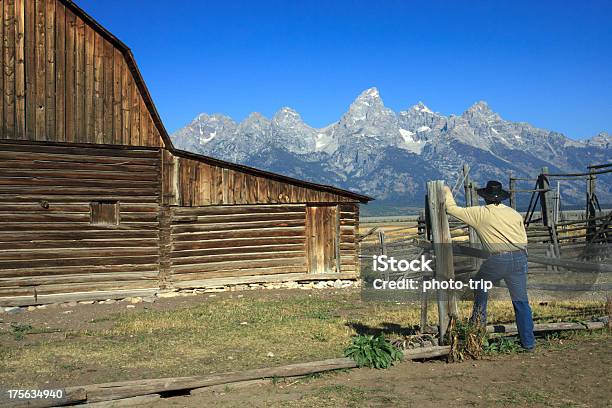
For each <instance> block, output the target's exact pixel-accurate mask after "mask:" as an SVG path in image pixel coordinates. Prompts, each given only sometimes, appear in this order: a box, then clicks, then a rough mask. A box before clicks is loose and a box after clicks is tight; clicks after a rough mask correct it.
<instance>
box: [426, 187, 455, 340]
mask: <svg viewBox="0 0 612 408" xmlns="http://www.w3.org/2000/svg"><path fill="white" fill-rule="evenodd" d="M427 196H428V198H429V200H428V201H429V202H428V208H429V214H430V219H431V236H432V243H433V248H434V253H435V255H436V270H435V273H434V277H435V279H436V280H437V281H438V282H442V281H448V280H450V279H454V278H455V270H454V267H453V250H452V239H451V234H450V228H449V225H448V217H447V216H446V205H445V202H444V181H442V180H436V181H428V182H427ZM437 294H438V326H439V327H438V341H439V342H440V344H444V342H445V341H446V332H447V329H448V325H449V323H450V319H449V317H452V318H456V317H457V314H458V312H457V298H456V295H455V293H454V292H453V291H452V290H448V291H446V290H438V291H437Z"/></svg>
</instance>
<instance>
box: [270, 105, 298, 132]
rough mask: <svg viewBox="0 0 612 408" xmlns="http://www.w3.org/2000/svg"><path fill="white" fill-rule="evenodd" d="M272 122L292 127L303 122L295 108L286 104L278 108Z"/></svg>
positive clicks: (276, 124)
mask: <svg viewBox="0 0 612 408" xmlns="http://www.w3.org/2000/svg"><path fill="white" fill-rule="evenodd" d="M272 123H273V124H274V125H275V126H282V127H292V126H295V125H300V124H303V123H304V122H303V121H302V117H301V116H300V114H299V113H298V112H297V111H296V110H295V109H293V108H290V107H287V106H286V107H283V108H281V109H279V110H278V112H276V113H275V114H274V117H273V118H272Z"/></svg>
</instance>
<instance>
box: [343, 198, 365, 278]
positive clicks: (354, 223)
mask: <svg viewBox="0 0 612 408" xmlns="http://www.w3.org/2000/svg"><path fill="white" fill-rule="evenodd" d="M338 207H339V208H340V214H339V221H340V248H339V249H340V251H339V252H340V271H341V272H354V273H356V274H357V275H358V274H359V273H360V269H359V242H358V241H357V235H358V234H359V204H340V205H339V206H338Z"/></svg>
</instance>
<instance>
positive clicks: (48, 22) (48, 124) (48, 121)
mask: <svg viewBox="0 0 612 408" xmlns="http://www.w3.org/2000/svg"><path fill="white" fill-rule="evenodd" d="M55 4H56V1H55V0H45V62H46V69H45V75H46V78H45V81H46V83H45V138H44V140H57V139H56V136H55V97H56V89H55V80H56V73H55V51H56V50H55V47H56V45H55Z"/></svg>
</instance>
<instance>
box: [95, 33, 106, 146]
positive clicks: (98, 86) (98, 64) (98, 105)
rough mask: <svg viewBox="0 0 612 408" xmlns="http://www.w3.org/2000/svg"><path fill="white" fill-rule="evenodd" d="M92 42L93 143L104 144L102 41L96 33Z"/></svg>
mask: <svg viewBox="0 0 612 408" xmlns="http://www.w3.org/2000/svg"><path fill="white" fill-rule="evenodd" d="M93 41H94V46H93V111H92V115H93V116H92V121H93V132H94V133H93V135H94V138H93V141H94V142H95V143H104V95H103V93H104V63H103V60H104V40H103V38H102V37H101V36H100V35H98V34H97V33H96V34H94V38H93Z"/></svg>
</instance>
